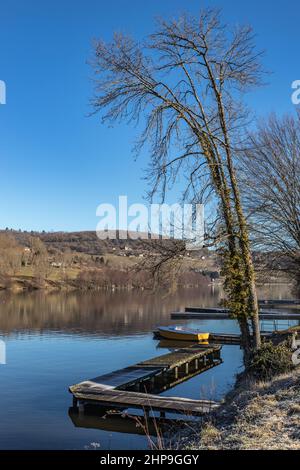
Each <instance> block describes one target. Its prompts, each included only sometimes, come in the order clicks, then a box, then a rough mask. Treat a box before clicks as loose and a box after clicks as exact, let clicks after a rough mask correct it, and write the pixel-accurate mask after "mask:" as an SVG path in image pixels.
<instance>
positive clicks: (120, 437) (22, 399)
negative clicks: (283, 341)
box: [0, 286, 290, 450]
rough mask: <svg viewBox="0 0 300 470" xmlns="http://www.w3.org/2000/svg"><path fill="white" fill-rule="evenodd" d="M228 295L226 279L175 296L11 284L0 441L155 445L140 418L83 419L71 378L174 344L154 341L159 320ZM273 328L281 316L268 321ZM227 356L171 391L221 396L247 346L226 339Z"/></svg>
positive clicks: (30, 445) (33, 445)
mask: <svg viewBox="0 0 300 470" xmlns="http://www.w3.org/2000/svg"><path fill="white" fill-rule="evenodd" d="M220 295H221V293H220V291H219V289H218V288H217V287H215V288H212V287H203V288H202V289H198V290H196V291H195V290H191V289H188V290H183V291H178V292H176V293H175V294H172V295H169V296H166V295H163V294H159V295H152V294H149V293H145V292H144V293H143V292H115V293H102V292H101V293H74V292H72V293H53V294H49V293H48V294H45V293H41V292H36V293H24V294H18V295H11V294H6V293H2V294H1V296H0V340H2V341H4V342H5V346H6V364H2V365H1V364H0V380H1V387H0V403H1V405H0V423H1V426H0V448H1V449H84V448H92V447H95V446H97V447H98V446H100V447H99V448H100V449H105V450H107V449H143V448H147V446H148V442H147V439H146V438H145V436H143V435H137V434H136V433H135V430H134V428H135V426H131V427H130V426H129V427H128V426H127V427H126V425H123V424H122V423H121V422H120V419H119V421H118V420H117V419H116V420H115V421H114V424H113V425H111V424H110V422H109V421H107V423H106V425H103V420H101V421H102V425H101V427H103V426H104V427H105V426H106V429H97V428H95V425H96V426H97V425H98V424H97V423H99V419H98V420H97V416H96V417H93V416H91V417H90V418H87V419H84V420H83V421H82V423H81V425H82V426H84V427H76V426H75V425H74V424H73V422H72V419H71V418H70V416H69V407H70V406H71V402H72V400H71V398H72V397H71V395H70V394H69V392H68V387H69V386H70V385H71V384H75V383H77V382H80V381H82V380H85V379H88V378H91V377H95V376H97V375H102V374H104V373H106V372H110V371H113V370H115V369H120V368H122V367H126V366H129V365H133V364H135V363H137V362H140V361H142V360H145V359H149V358H151V357H154V356H158V355H161V354H163V353H164V352H166V353H167V352H168V350H167V349H162V348H159V347H158V346H159V342H158V341H156V340H153V335H152V331H153V329H155V327H156V326H158V325H169V324H174V321H172V320H170V312H171V311H173V310H182V309H184V308H185V307H186V306H215V305H217V303H218V301H219V298H220ZM260 295H261V297H265V298H266V297H270V298H271V297H273V298H280V297H281V298H289V297H290V293H289V290H288V287H286V286H283V287H281V288H278V286H277V287H273V288H272V289H271V290H270V289H265V290H264V292H261V293H260ZM177 323H179V322H177ZM180 323H181V324H186V325H188V326H190V327H196V328H199V329H204V330H206V331H211V332H237V331H238V329H237V326H236V324H235V322H234V321H228V320H218V321H211V320H210V321H201V320H194V321H180ZM282 326H287V322H285V323H283V324H282ZM266 328H272V325H271V324H270V325H267V324H265V325H264V329H266ZM221 355H222V359H223V361H224V362H223V364H221V365H219V366H217V367H215V368H213V369H211V370H209V371H206V372H204V373H203V374H200V375H198V376H196V377H194V378H192V379H190V380H189V381H187V382H184V383H182V384H180V385H178V386H176V387H175V388H173V389H172V390H168V391H167V392H165V393H164V394H165V395H169V396H182V397H190V398H208V399H217V400H218V399H221V398H222V397H223V396H224V394H225V393H226V392H227V391H228V390H229V389H230V388H231V387H232V385H233V384H234V381H235V375H236V374H237V373H238V372H239V371H241V370H242V354H241V351H240V349H239V347H238V346H223V348H222V353H221ZM95 423H96V424H95ZM118 423H119V424H118ZM98 427H99V426H98ZM115 428H116V429H117V431H120V430H121V429H122V430H125V431H127V432H117V431H116V430H115ZM123 428H124V429H123ZM95 443H96V444H95Z"/></svg>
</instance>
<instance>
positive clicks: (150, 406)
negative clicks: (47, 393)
mask: <svg viewBox="0 0 300 470" xmlns="http://www.w3.org/2000/svg"><path fill="white" fill-rule="evenodd" d="M71 391H72V390H71ZM72 393H73V396H74V397H75V398H76V400H78V401H79V402H81V404H83V405H84V404H91V405H100V406H102V407H105V408H107V409H111V408H121V409H125V408H133V409H142V410H144V411H145V412H149V411H159V412H161V413H166V412H171V413H182V414H187V415H202V414H205V413H209V412H210V411H211V410H212V409H214V408H216V407H217V406H218V404H217V403H215V402H213V401H210V400H191V399H189V398H179V397H165V396H159V395H153V394H146V393H138V392H128V391H126V390H117V389H101V388H99V389H98V390H97V391H96V390H95V389H94V390H93V392H89V391H88V390H85V389H83V390H82V391H76V392H75V391H72Z"/></svg>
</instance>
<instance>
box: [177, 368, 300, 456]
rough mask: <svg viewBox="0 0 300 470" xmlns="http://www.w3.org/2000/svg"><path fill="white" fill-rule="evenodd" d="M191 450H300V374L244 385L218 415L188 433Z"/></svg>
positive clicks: (185, 442)
mask: <svg viewBox="0 0 300 470" xmlns="http://www.w3.org/2000/svg"><path fill="white" fill-rule="evenodd" d="M183 445H184V447H186V448H189V449H197V450H198V449H202V450H203V449H207V450H208V449H210V450H220V449H236V450H257V449H262V450H275V449H285V450H287V449H289V450H296V449H300V370H297V371H295V370H294V371H293V372H292V373H288V374H285V375H281V376H278V377H276V378H274V379H272V380H270V381H268V382H252V383H250V382H249V381H248V382H247V383H245V382H244V383H243V384H242V386H240V387H239V388H238V389H237V390H236V391H235V392H234V395H233V396H231V399H230V402H229V403H228V402H226V403H225V404H224V405H223V406H222V407H221V409H220V410H219V412H218V413H215V414H214V415H212V416H211V417H210V419H209V421H207V422H205V423H204V424H203V425H202V426H201V427H200V428H199V427H198V429H197V428H194V429H193V430H192V431H191V430H189V432H188V433H187V435H186V436H185V437H184V440H183Z"/></svg>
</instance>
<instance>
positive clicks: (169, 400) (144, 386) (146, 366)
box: [69, 344, 222, 415]
mask: <svg viewBox="0 0 300 470" xmlns="http://www.w3.org/2000/svg"><path fill="white" fill-rule="evenodd" d="M220 350H221V346H219V345H218V346H204V345H201V344H195V345H192V346H189V347H185V348H179V349H176V350H174V351H172V352H169V353H167V354H163V355H161V356H157V357H154V358H151V359H148V360H146V361H142V362H139V363H138V364H135V365H133V366H130V367H126V368H124V369H120V370H116V371H114V372H111V373H109V374H105V375H102V376H99V377H95V378H93V379H90V380H86V381H84V382H80V383H79V384H76V385H72V386H71V387H70V388H69V391H70V392H71V393H72V395H73V405H74V406H77V405H78V403H79V404H81V405H83V406H85V405H95V404H98V405H100V406H102V407H105V408H108V409H109V408H111V407H112V408H121V409H125V408H140V409H143V410H145V412H146V411H149V410H150V409H151V410H154V411H155V410H156V411H160V412H161V413H164V412H166V411H172V412H176V413H185V414H195V415H198V414H203V413H206V412H208V411H210V410H211V408H212V407H215V406H217V404H216V403H215V402H213V401H207V400H190V399H185V398H179V397H161V396H157V395H155V394H153V392H154V393H161V392H163V391H165V390H168V389H170V388H172V387H174V386H175V385H177V384H179V383H181V382H183V381H185V380H188V379H189V378H191V377H194V376H195V375H198V374H200V373H201V372H204V371H206V370H208V369H210V368H212V367H215V366H217V365H219V364H220V363H221V362H222V360H221V358H220ZM141 392H143V393H141Z"/></svg>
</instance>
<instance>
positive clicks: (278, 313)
mask: <svg viewBox="0 0 300 470" xmlns="http://www.w3.org/2000/svg"><path fill="white" fill-rule="evenodd" d="M171 318H174V319H176V318H177V319H193V318H195V319H202V320H226V319H230V318H231V317H230V311H229V310H228V309H226V308H217V307H216V308H206V307H205V308H202V307H187V308H186V309H185V310H184V312H171ZM259 318H260V319H261V320H300V313H298V312H297V313H294V312H288V311H285V310H264V309H261V310H260V311H259Z"/></svg>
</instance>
